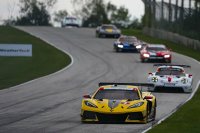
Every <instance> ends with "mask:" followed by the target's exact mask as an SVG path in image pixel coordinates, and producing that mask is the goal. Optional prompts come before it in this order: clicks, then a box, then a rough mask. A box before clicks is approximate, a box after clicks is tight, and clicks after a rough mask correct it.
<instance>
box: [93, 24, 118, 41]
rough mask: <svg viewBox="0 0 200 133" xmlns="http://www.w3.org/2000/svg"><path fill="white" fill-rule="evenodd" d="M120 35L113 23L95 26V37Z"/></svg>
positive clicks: (116, 36)
mask: <svg viewBox="0 0 200 133" xmlns="http://www.w3.org/2000/svg"><path fill="white" fill-rule="evenodd" d="M120 35H121V30H119V29H118V28H117V27H116V26H115V25H111V24H103V25H101V26H98V27H97V28H96V37H114V38H119V37H120Z"/></svg>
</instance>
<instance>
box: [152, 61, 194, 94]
mask: <svg viewBox="0 0 200 133" xmlns="http://www.w3.org/2000/svg"><path fill="white" fill-rule="evenodd" d="M154 66H158V68H157V71H156V72H153V73H149V76H148V83H153V84H154V87H149V88H148V89H149V91H157V90H164V91H166V90H169V89H171V90H172V91H173V90H175V89H176V90H180V89H181V91H183V92H187V93H189V92H192V81H193V77H192V75H191V74H186V73H185V70H184V68H185V67H187V68H188V67H190V66H188V65H173V64H171V65H170V64H155V65H154Z"/></svg>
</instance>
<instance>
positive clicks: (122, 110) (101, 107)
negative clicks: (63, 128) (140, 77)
mask: <svg viewBox="0 0 200 133" xmlns="http://www.w3.org/2000/svg"><path fill="white" fill-rule="evenodd" d="M102 87H103V88H104V89H107V88H111V87H112V86H110V85H109V86H101V87H100V88H102ZM126 87H127V88H134V89H137V90H138V95H139V97H140V99H139V100H133V101H128V100H127V99H124V100H118V105H117V106H116V107H115V108H112V109H111V108H110V107H109V106H108V105H109V104H108V102H109V100H108V99H102V100H98V99H94V98H93V97H94V96H95V94H96V93H97V92H98V90H97V91H96V92H95V93H94V95H92V96H91V98H85V99H83V100H82V107H81V116H83V113H84V111H89V112H94V113H101V114H106V115H113V114H118V115H121V114H122V115H123V114H130V113H134V112H140V113H142V115H143V117H144V119H142V120H131V119H129V115H127V118H126V119H125V121H124V122H136V123H146V122H147V114H148V109H147V104H148V101H149V102H151V103H152V106H151V108H154V107H156V99H155V96H153V95H152V94H151V93H150V92H141V91H140V89H139V88H138V87H137V86H126ZM145 96H151V97H152V99H149V100H146V99H144V97H145ZM86 101H87V102H90V103H92V104H94V105H95V106H96V108H95V107H90V106H87V105H86V104H85V102H86ZM139 102H143V105H142V106H140V107H136V108H129V107H130V106H131V105H134V104H137V103H139ZM82 121H83V122H90V121H96V122H98V121H99V120H98V118H97V116H96V117H95V118H94V119H82Z"/></svg>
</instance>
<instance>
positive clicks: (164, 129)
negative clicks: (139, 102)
mask: <svg viewBox="0 0 200 133" xmlns="http://www.w3.org/2000/svg"><path fill="white" fill-rule="evenodd" d="M199 105H200V88H199V89H198V91H197V93H196V94H195V96H194V97H193V98H192V100H191V101H189V102H188V103H186V104H185V105H183V106H182V107H181V108H180V109H179V110H178V111H177V112H176V113H174V114H173V115H172V116H170V117H169V118H168V119H166V120H165V121H163V122H162V123H161V124H159V125H157V126H155V127H154V128H153V129H152V130H150V131H148V133H199V132H200V130H199V125H200V117H199V112H200V106H199Z"/></svg>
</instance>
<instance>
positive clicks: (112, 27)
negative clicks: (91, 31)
mask: <svg viewBox="0 0 200 133" xmlns="http://www.w3.org/2000/svg"><path fill="white" fill-rule="evenodd" d="M102 29H104V30H105V29H117V28H116V27H115V26H112V25H109V26H102Z"/></svg>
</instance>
